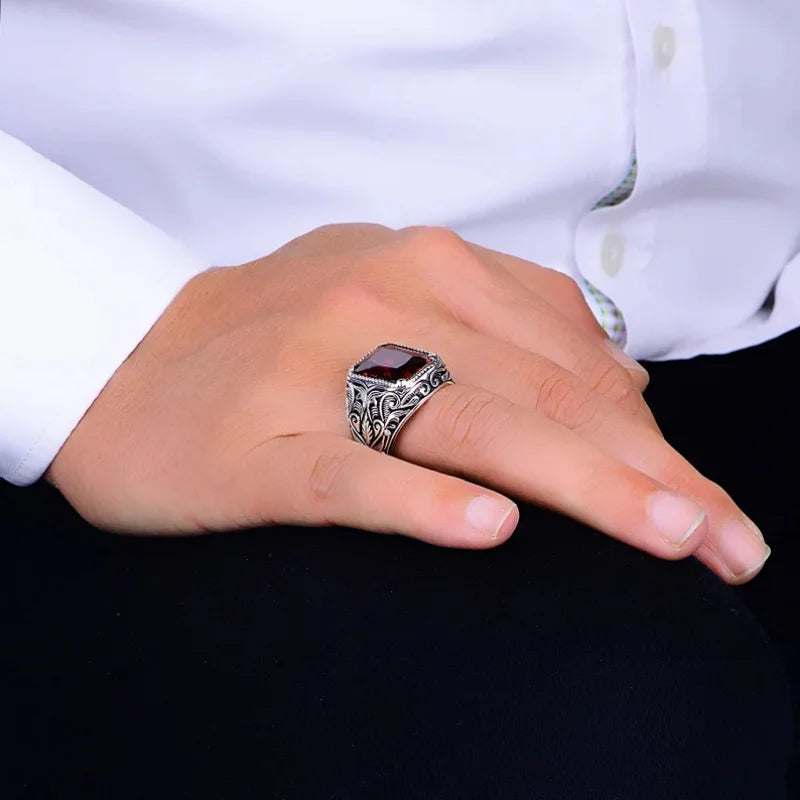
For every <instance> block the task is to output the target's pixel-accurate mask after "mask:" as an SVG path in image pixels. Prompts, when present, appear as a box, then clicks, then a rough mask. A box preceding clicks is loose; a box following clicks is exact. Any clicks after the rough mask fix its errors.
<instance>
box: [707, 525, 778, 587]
mask: <svg viewBox="0 0 800 800" xmlns="http://www.w3.org/2000/svg"><path fill="white" fill-rule="evenodd" d="M748 522H749V523H750V524H749V525H748V524H747V523H748ZM717 546H718V548H719V554H720V556H721V557H722V560H723V561H724V562H725V566H726V567H727V568H728V569H729V570H730V572H731V575H733V577H734V578H746V577H747V576H748V575H752V574H753V573H754V572H755V571H756V570H759V569H761V567H762V566H763V565H764V562H765V561H766V560H767V559H768V558H769V555H770V553H771V552H772V551H771V550H770V549H769V547H767V545H766V544H765V543H764V538H763V536H762V535H761V531H759V530H758V528H756V526H755V525H754V524H753V523H752V522H750V520H748V521H747V522H743V521H740V520H738V519H731V520H728V521H727V522H726V523H725V524H724V525H723V526H722V528H720V532H719V543H718V545H717Z"/></svg>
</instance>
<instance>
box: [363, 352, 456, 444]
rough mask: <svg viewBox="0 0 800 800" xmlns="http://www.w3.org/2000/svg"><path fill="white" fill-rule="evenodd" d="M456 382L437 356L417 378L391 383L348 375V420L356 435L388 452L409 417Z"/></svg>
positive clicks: (365, 442)
mask: <svg viewBox="0 0 800 800" xmlns="http://www.w3.org/2000/svg"><path fill="white" fill-rule="evenodd" d="M446 383H452V378H451V377H450V373H449V372H448V370H447V367H445V365H444V364H443V363H442V361H441V360H440V359H438V358H436V357H434V360H433V361H432V363H431V365H430V366H429V367H426V368H425V369H423V370H421V371H420V372H419V373H417V374H416V375H415V376H414V377H413V378H410V379H409V380H406V381H400V382H398V383H389V382H387V381H381V380H378V379H375V378H362V377H360V376H358V375H354V374H352V373H350V374H349V375H348V377H347V419H348V422H349V423H350V432H351V434H352V436H353V438H354V439H355V440H356V441H357V442H360V443H361V444H365V445H367V447H371V448H373V449H374V450H381V451H383V452H384V453H388V452H389V451H390V449H391V447H392V444H393V443H394V439H395V437H396V436H397V434H398V432H399V430H400V428H401V427H402V426H403V424H404V423H405V422H406V420H407V419H408V418H409V417H410V416H411V415H412V414H413V413H414V411H416V409H417V408H419V406H420V404H421V403H423V402H424V401H425V400H427V399H428V398H429V397H430V396H431V395H432V394H433V393H434V392H435V391H436V390H437V389H439V388H440V387H441V386H444V385H445V384H446Z"/></svg>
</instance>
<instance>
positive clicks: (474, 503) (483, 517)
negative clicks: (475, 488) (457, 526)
mask: <svg viewBox="0 0 800 800" xmlns="http://www.w3.org/2000/svg"><path fill="white" fill-rule="evenodd" d="M518 513H519V511H518V509H517V506H516V505H515V504H514V503H512V502H511V501H510V500H506V499H505V498H502V497H491V496H490V495H487V494H481V495H478V497H473V498H472V500H470V501H469V503H467V508H466V510H465V512H464V519H465V520H466V522H467V525H469V526H470V527H472V528H474V529H475V530H476V531H479V532H480V533H482V534H483V535H484V536H487V537H488V538H489V539H496V538H497V537H498V536H499V535H500V533H501V531H502V529H503V526H504V524H505V522H506V520H507V519H508V518H509V517H510V516H511V515H512V514H518Z"/></svg>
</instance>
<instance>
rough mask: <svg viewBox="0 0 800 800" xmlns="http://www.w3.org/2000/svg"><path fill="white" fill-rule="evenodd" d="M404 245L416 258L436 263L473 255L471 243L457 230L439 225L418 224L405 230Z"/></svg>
mask: <svg viewBox="0 0 800 800" xmlns="http://www.w3.org/2000/svg"><path fill="white" fill-rule="evenodd" d="M403 234H404V237H403V240H404V245H405V246H406V247H407V248H409V249H410V251H411V253H412V256H413V257H414V258H415V259H416V260H420V259H421V263H423V264H426V265H428V264H431V265H436V264H440V263H447V262H449V261H452V260H453V259H463V258H464V257H465V256H472V255H473V254H472V250H471V249H470V246H469V244H467V242H465V241H464V239H462V238H461V237H460V236H459V235H458V234H457V233H456V232H455V231H452V230H450V229H449V228H442V227H439V226H435V225H432V226H418V227H414V228H406V229H404V231H403Z"/></svg>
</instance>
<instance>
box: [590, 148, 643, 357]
mask: <svg viewBox="0 0 800 800" xmlns="http://www.w3.org/2000/svg"><path fill="white" fill-rule="evenodd" d="M637 172H638V162H637V160H636V152H635V151H634V153H633V155H632V157H631V166H630V169H629V170H628V174H627V175H626V176H625V177H624V178H623V179H622V181H621V182H620V183H619V185H618V186H617V187H616V188H615V189H613V190H612V191H610V192H609V193H608V194H607V195H605V197H602V198H600V200H598V201H597V202H596V203H595V204H594V205H593V206H592V211H594V210H596V209H598V208H608V207H609V206H616V205H619V204H620V203H622V202H623V201H624V200H627V199H628V198H629V197H630V196H631V192H633V187H634V185H635V184H636V175H637ZM580 283H581V285H582V287H583V289H584V296H586V297H587V298H589V299H591V300H592V301H593V303H594V306H595V309H596V314H595V316H596V317H597V321H598V322H599V323H600V324H601V325H602V326H603V328H604V329H605V332H606V333H607V334H608V335H609V337H610V338H611V339H612V340H613V341H614V342H615V343H616V344H618V345H619V346H620V347H625V344H626V342H627V339H628V332H627V328H626V327H625V318H624V317H623V316H622V312H621V311H620V310H619V309H618V308H617V306H616V305H615V304H614V302H613V301H612V300H611V299H610V298H609V297H607V296H606V295H605V294H603V292H601V291H600V290H599V289H598V288H597V287H596V286H594V285H592V284H591V283H589V281H587V280H586V278H581V279H580Z"/></svg>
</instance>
